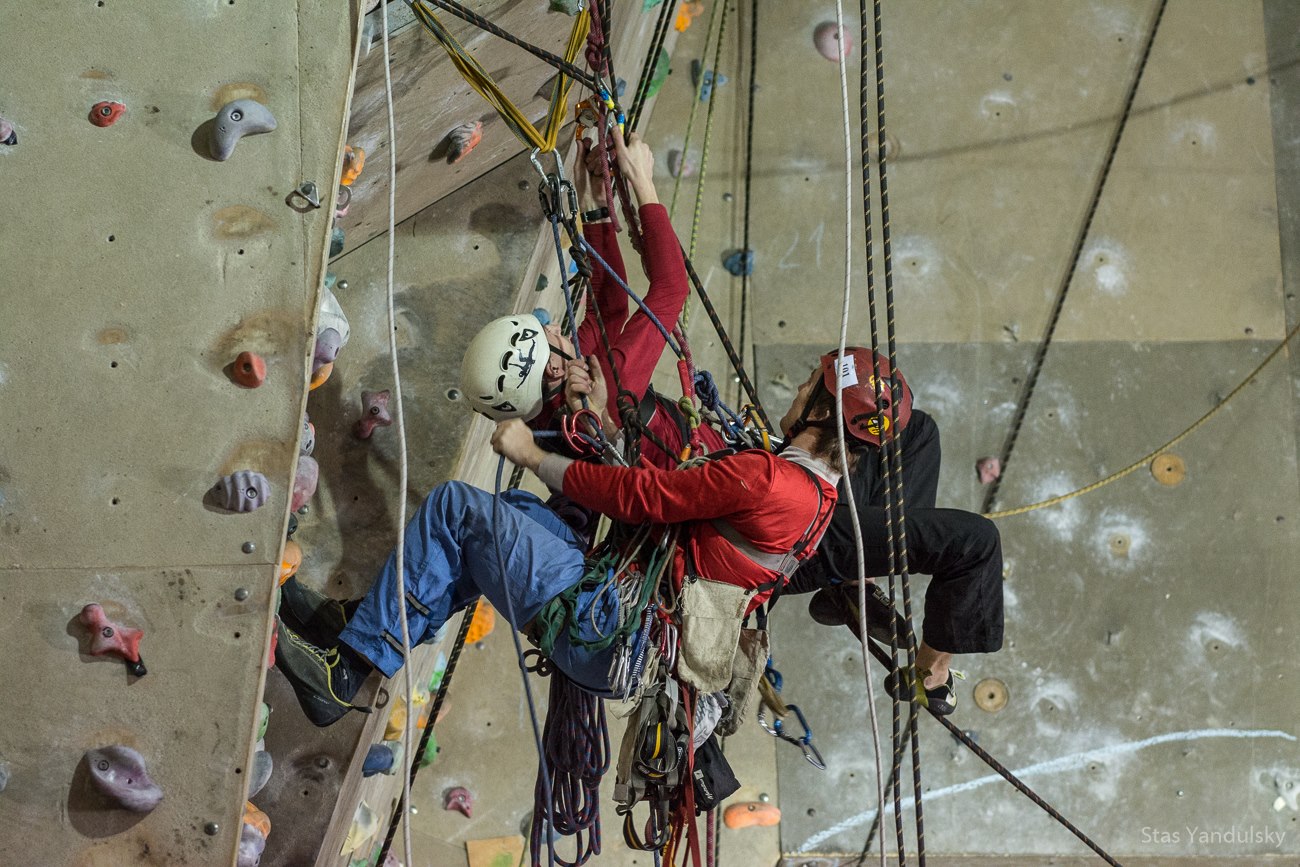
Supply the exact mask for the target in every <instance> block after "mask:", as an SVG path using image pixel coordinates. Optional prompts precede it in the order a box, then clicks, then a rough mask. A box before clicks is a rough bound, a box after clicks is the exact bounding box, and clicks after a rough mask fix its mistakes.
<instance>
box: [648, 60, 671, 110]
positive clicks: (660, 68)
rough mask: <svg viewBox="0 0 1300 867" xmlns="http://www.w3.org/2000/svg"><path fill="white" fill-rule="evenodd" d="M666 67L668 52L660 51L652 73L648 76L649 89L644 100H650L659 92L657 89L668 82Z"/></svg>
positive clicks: (667, 64)
mask: <svg viewBox="0 0 1300 867" xmlns="http://www.w3.org/2000/svg"><path fill="white" fill-rule="evenodd" d="M668 66H669V57H668V52H667V51H666V50H664V49H660V51H659V59H658V60H656V61H655V69H654V72H653V73H651V75H650V87H649V88H648V89H647V90H646V94H645V97H646V99H650V98H651V97H652V96H654V95H655V94H656V93H658V92H659V88H661V87H663V86H664V82H665V81H667V80H668Z"/></svg>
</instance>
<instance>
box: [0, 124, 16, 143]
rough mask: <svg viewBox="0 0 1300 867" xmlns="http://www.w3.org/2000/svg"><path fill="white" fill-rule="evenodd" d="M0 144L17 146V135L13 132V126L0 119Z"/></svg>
mask: <svg viewBox="0 0 1300 867" xmlns="http://www.w3.org/2000/svg"><path fill="white" fill-rule="evenodd" d="M0 144H2V145H9V146H10V147H12V146H13V145H16V144H18V133H16V132H14V125H13V124H12V123H10V122H9V121H7V120H5V119H4V118H3V117H0Z"/></svg>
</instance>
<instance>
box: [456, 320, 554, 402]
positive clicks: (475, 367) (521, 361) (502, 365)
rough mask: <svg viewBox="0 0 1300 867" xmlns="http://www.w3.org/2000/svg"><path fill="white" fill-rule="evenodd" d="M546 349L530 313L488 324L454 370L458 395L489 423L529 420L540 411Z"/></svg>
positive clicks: (539, 329) (538, 322)
mask: <svg viewBox="0 0 1300 867" xmlns="http://www.w3.org/2000/svg"><path fill="white" fill-rule="evenodd" d="M550 354H551V347H550V345H549V344H548V343H547V342H546V333H545V332H544V331H543V330H542V323H541V322H540V321H539V320H538V318H537V317H536V316H534V315H532V314H531V313H516V314H514V315H513V316H502V317H501V318H500V319H493V320H492V321H491V322H489V323H488V324H487V325H484V326H483V330H482V331H480V332H479V333H478V334H476V335H475V336H474V339H473V340H471V341H470V343H469V348H468V349H466V350H465V359H464V361H462V362H461V366H460V386H461V391H462V392H463V393H464V394H465V397H466V398H467V399H468V400H469V404H470V406H471V407H473V408H474V409H475V410H477V411H478V412H481V413H483V414H484V415H485V416H487V417H488V418H490V419H492V420H493V421H504V420H505V419H508V418H519V419H523V420H524V421H529V420H531V419H532V418H533V417H534V416H536V415H537V414H538V413H539V412H541V411H542V373H543V371H544V370H545V369H546V359H547V356H549V355H550Z"/></svg>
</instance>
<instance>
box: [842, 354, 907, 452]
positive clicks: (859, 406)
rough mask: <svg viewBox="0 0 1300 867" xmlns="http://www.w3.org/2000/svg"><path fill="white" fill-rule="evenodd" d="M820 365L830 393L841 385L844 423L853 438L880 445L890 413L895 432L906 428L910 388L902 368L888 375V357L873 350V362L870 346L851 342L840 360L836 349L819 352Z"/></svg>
mask: <svg viewBox="0 0 1300 867" xmlns="http://www.w3.org/2000/svg"><path fill="white" fill-rule="evenodd" d="M821 367H822V384H823V385H824V386H825V387H826V389H827V390H828V391H829V392H830V393H831V394H834V393H835V390H836V389H837V388H840V387H843V389H844V426H845V428H846V429H847V430H848V432H849V433H850V434H851V435H852V436H853V437H854V438H856V439H858V440H861V441H862V442H864V443H869V444H871V445H873V446H878V445H880V443H881V440H882V439H889V438H890V437H891V436H892V434H891V429H892V428H893V425H894V420H893V418H892V416H893V415H894V414H897V418H898V432H900V433H901V432H902V431H903V430H904V429H906V428H907V423H908V422H909V421H910V420H911V418H912V389H911V388H909V387H908V385H907V380H906V379H904V378H903V373H902V371H894V375H893V376H892V377H891V376H890V369H889V359H888V358H886V357H885V356H883V355H881V354H880V353H876V354H875V363H874V364H873V361H872V352H871V350H870V349H863V348H862V347H860V346H851V347H846V348H845V350H844V358H843V361H842V362H840V359H839V352H838V351H832V352H828V353H826V354H825V355H823V356H822V359H821ZM877 369H879V372H880V376H881V377H882V383H881V389H880V402H879V405H877V402H876V381H875V377H876V371H877ZM895 403H897V406H894V404H895Z"/></svg>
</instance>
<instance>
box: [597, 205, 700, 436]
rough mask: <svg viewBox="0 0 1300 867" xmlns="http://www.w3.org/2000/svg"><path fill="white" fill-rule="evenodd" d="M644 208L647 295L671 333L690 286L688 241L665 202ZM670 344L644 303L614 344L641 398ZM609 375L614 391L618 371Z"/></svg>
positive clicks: (628, 384)
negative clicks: (686, 255)
mask: <svg viewBox="0 0 1300 867" xmlns="http://www.w3.org/2000/svg"><path fill="white" fill-rule="evenodd" d="M640 213H641V231H642V236H643V237H644V240H645V251H644V256H643V258H642V265H643V266H644V267H645V271H646V275H647V276H648V277H649V278H650V288H649V289H647V290H646V294H645V298H644V299H642V300H643V301H644V302H645V306H646V307H648V308H649V309H650V311H651V312H653V313H654V315H655V317H656V318H658V320H659V321H660V322H661V323H663V326H664V328H666V329H668V330H669V331H670V332H671V331H672V330H673V328H674V327H675V326H676V325H677V317H678V316H680V315H681V313H682V307H683V306H684V305H685V304H686V294H687V292H688V290H689V285H688V283H687V280H686V262H685V259H683V257H682V246H681V244H680V243H679V242H678V240H677V235H676V233H675V232H674V231H673V227H672V224H671V223H670V222H668V211H667V209H666V208H664V206H663V205H659V204H654V205H644V206H642V208H641V212H640ZM664 345H665V342H664V336H663V334H662V333H660V331H659V329H658V327H656V326H655V324H654V323H653V322H651V321H650V317H649V316H647V315H646V312H645V311H644V310H642V309H641V307H640V306H639V305H638V306H637V308H636V310H635V311H633V313H632V316H631V317H630V318H629V319H628V320H627V324H626V325H624V326H623V333H622V334H621V335H620V336H619V339H618V342H617V343H615V344H614V353H615V355H616V356H617V358H616V359H615V360H616V361H617V362H619V364H620V366H619V375H620V376H621V377H622V380H623V387H624V388H626V389H627V390H628V391H630V392H632V393H633V394H635V395H637V396H638V397H640V396H642V395H644V394H645V390H646V387H647V386H648V385H650V378H651V377H652V376H653V375H654V370H655V365H657V364H658V363H659V358H660V356H662V355H663V353H664ZM607 380H608V382H609V388H610V394H611V395H612V394H614V393H615V390H614V386H613V376H612V374H607ZM611 415H613V413H611ZM615 421H618V419H617V418H616V419H615Z"/></svg>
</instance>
